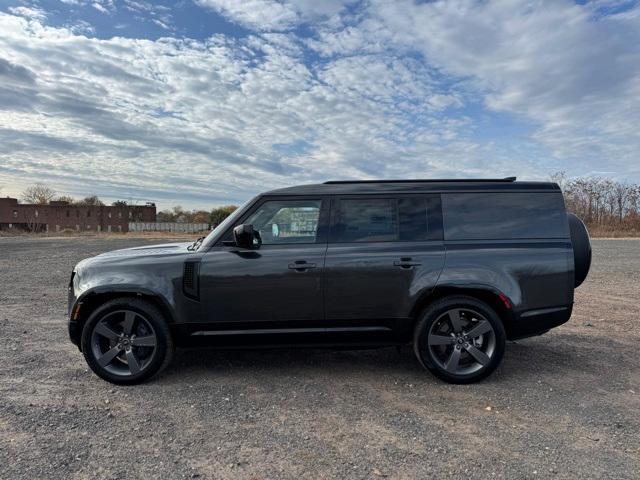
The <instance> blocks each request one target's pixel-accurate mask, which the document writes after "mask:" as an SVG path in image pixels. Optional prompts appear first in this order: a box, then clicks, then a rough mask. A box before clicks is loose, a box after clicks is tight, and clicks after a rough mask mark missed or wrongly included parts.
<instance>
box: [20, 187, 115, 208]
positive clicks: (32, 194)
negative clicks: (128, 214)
mask: <svg viewBox="0 0 640 480" xmlns="http://www.w3.org/2000/svg"><path fill="white" fill-rule="evenodd" d="M20 200H22V201H23V202H24V203H32V204H35V205H48V204H49V203H51V202H67V203H68V204H69V205H78V206H85V207H101V206H104V205H105V203H104V202H103V201H102V200H100V198H98V196H97V195H90V196H88V197H84V198H81V199H77V198H73V197H71V196H69V195H57V194H56V191H55V190H54V189H53V188H51V187H49V186H48V185H44V184H43V183H36V184H35V185H31V186H30V187H27V188H25V189H24V190H23V191H22V193H21V194H20ZM111 205H112V206H114V207H124V206H126V205H127V202H125V201H124V200H116V201H115V202H112V203H111Z"/></svg>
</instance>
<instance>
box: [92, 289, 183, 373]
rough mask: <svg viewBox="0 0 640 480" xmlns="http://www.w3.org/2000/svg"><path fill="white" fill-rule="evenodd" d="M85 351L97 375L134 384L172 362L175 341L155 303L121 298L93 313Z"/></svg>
mask: <svg viewBox="0 0 640 480" xmlns="http://www.w3.org/2000/svg"><path fill="white" fill-rule="evenodd" d="M82 352H83V353H84V357H85V359H86V361H87V364H88V365H89V367H90V368H91V370H93V371H94V373H95V374H96V375H98V376H99V377H101V378H103V379H104V380H107V381H109V382H112V383H117V384H123V385H131V384H136V383H141V382H143V381H144V380H146V379H148V378H150V377H151V376H153V375H155V374H156V373H158V372H159V371H160V370H162V369H163V368H164V367H165V366H166V365H167V364H168V363H169V361H170V359H171V354H172V352H173V342H172V339H171V334H170V332H169V328H168V326H167V324H166V321H165V319H164V316H163V315H162V313H161V312H160V311H159V310H158V309H157V308H156V307H155V306H154V305H153V304H151V303H149V302H146V301H144V300H140V299H133V298H121V299H115V300H111V301H109V302H107V303H105V304H104V305H101V306H100V307H98V308H97V309H96V310H95V311H94V312H93V313H92V314H91V316H90V317H89V319H88V320H87V323H86V324H85V326H84V329H83V331H82Z"/></svg>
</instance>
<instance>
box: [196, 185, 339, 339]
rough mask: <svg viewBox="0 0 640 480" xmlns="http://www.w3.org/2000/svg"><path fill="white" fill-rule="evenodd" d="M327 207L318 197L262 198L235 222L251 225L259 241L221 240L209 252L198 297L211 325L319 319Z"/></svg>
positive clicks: (279, 324)
mask: <svg viewBox="0 0 640 480" xmlns="http://www.w3.org/2000/svg"><path fill="white" fill-rule="evenodd" d="M327 209H328V201H323V200H322V199H321V198H299V197H296V198H290V197H289V198H269V197H265V198H264V199H262V201H259V202H258V204H257V205H256V206H255V207H254V208H253V209H251V210H250V211H249V212H248V213H247V214H246V215H245V216H244V218H243V219H241V220H240V221H239V224H251V225H253V228H254V230H256V231H258V232H259V234H260V237H261V240H262V243H261V245H259V246H258V245H256V246H255V248H251V249H244V248H239V247H236V246H228V245H224V244H222V242H221V243H220V245H216V246H214V247H213V248H212V249H211V250H210V251H209V252H207V254H206V255H205V256H204V257H203V260H202V264H201V266H200V282H201V284H200V296H201V302H202V304H203V307H204V317H205V318H206V319H207V321H208V322H209V323H211V324H212V325H211V328H215V329H221V330H224V329H229V330H234V329H246V328H250V329H256V330H260V329H276V328H298V327H304V326H312V325H314V324H315V323H316V322H317V323H319V322H321V321H322V320H323V318H324V306H323V301H322V298H323V297H322V287H323V285H322V275H323V269H324V258H325V253H326V249H327V244H326V238H325V237H326V235H325V234H324V232H325V231H326V229H325V228H321V225H322V223H323V222H324V218H325V217H327V216H328V212H326V213H325V211H326V210H327ZM325 223H326V222H325ZM230 231H231V229H230ZM225 239H226V240H227V242H225V243H229V242H228V240H230V239H231V237H225ZM300 322H305V323H304V324H301V323H300ZM213 324H215V325H213Z"/></svg>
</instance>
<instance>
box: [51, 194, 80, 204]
mask: <svg viewBox="0 0 640 480" xmlns="http://www.w3.org/2000/svg"><path fill="white" fill-rule="evenodd" d="M56 202H67V203H68V204H69V205H73V204H74V203H76V199H75V198H73V197H71V196H69V195H61V196H59V197H58V198H56Z"/></svg>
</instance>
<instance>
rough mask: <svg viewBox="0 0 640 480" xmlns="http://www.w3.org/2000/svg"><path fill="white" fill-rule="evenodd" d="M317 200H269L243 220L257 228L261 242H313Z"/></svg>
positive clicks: (318, 203)
mask: <svg viewBox="0 0 640 480" xmlns="http://www.w3.org/2000/svg"><path fill="white" fill-rule="evenodd" d="M320 204H321V201H320V200H270V201H267V202H264V203H263V204H262V205H260V206H259V207H258V209H257V210H256V211H255V212H254V213H253V214H251V215H250V216H249V218H248V219H247V220H245V221H244V223H247V224H251V225H253V228H254V229H255V230H258V231H259V232H260V236H261V237H262V244H263V245H276V244H284V243H314V242H315V241H316V235H317V232H318V219H319V217H320Z"/></svg>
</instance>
